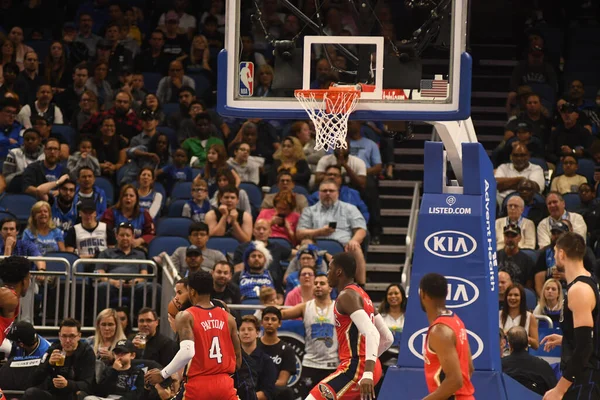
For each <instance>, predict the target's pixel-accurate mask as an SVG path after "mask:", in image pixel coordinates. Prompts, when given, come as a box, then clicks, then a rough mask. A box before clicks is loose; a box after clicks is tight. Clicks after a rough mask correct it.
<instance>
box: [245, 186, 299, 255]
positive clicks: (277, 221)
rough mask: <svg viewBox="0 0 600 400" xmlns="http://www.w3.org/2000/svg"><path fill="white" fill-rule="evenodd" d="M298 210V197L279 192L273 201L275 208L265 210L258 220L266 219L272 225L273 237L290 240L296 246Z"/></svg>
mask: <svg viewBox="0 0 600 400" xmlns="http://www.w3.org/2000/svg"><path fill="white" fill-rule="evenodd" d="M295 209H296V197H295V196H294V193H292V192H279V193H277V194H276V195H275V198H274V199H273V208H265V209H263V210H262V211H261V212H260V214H258V217H257V218H256V220H257V221H258V220H261V219H265V220H267V221H269V223H270V225H271V236H270V237H277V238H283V239H286V240H288V241H289V242H290V243H291V244H292V245H296V227H297V226H298V221H299V220H300V214H299V213H297V212H296V211H294V210H295Z"/></svg>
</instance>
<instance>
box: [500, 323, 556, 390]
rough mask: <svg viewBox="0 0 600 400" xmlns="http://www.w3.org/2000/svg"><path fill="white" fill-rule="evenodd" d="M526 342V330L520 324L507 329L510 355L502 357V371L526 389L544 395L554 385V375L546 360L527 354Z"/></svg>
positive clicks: (527, 339)
mask: <svg viewBox="0 0 600 400" xmlns="http://www.w3.org/2000/svg"><path fill="white" fill-rule="evenodd" d="M528 343H529V338H528V334H527V330H526V329H525V328H523V327H522V326H513V327H512V328H510V329H509V330H508V346H509V348H510V355H509V356H507V357H504V358H502V372H504V373H505V374H507V375H508V376H510V377H511V378H513V379H514V380H516V381H517V382H519V383H520V384H521V385H523V386H525V387H526V388H527V389H529V390H531V391H533V392H535V393H537V394H539V395H544V394H545V393H546V392H547V391H548V390H550V389H552V388H554V386H556V383H557V381H556V376H555V375H554V370H553V369H552V367H551V366H550V364H548V362H547V361H545V360H542V359H540V358H538V357H536V356H533V355H531V354H529V352H528V351H527V349H528V347H529V344H528Z"/></svg>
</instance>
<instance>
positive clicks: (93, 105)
mask: <svg viewBox="0 0 600 400" xmlns="http://www.w3.org/2000/svg"><path fill="white" fill-rule="evenodd" d="M64 93H67V92H64ZM77 101H78V102H79V103H78V104H79V106H76V107H74V109H73V114H72V115H71V119H70V121H71V124H70V125H71V127H72V128H73V129H74V130H75V131H76V132H79V131H80V130H81V128H82V127H83V125H85V124H86V123H87V122H88V121H89V120H90V118H92V115H94V114H95V113H97V112H98V96H96V94H95V93H94V92H92V91H91V90H88V89H86V88H85V87H84V88H83V93H82V94H81V97H80V98H79V97H78V100H77Z"/></svg>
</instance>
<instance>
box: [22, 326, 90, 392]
mask: <svg viewBox="0 0 600 400" xmlns="http://www.w3.org/2000/svg"><path fill="white" fill-rule="evenodd" d="M58 339H59V342H56V343H54V344H52V346H50V348H48V351H47V352H46V354H45V357H44V358H43V362H42V363H41V364H40V365H39V367H38V368H37V369H36V370H35V372H34V373H33V384H34V385H35V386H34V387H31V388H29V389H27V390H26V391H25V394H24V395H23V397H22V399H25V400H40V399H56V400H58V399H64V398H74V397H75V396H76V394H78V395H82V396H85V395H86V394H87V393H91V391H92V388H93V384H94V380H95V379H94V371H95V365H96V361H95V359H96V356H95V355H94V351H93V350H92V348H91V347H90V346H89V345H88V344H87V343H85V341H82V340H81V324H80V323H79V321H77V320H74V319H71V318H67V319H64V320H63V321H62V322H61V323H60V328H59V330H58ZM61 352H64V353H66V354H61ZM59 360H60V363H61V364H63V365H62V366H58V365H57V364H58V363H59Z"/></svg>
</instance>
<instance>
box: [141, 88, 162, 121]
mask: <svg viewBox="0 0 600 400" xmlns="http://www.w3.org/2000/svg"><path fill="white" fill-rule="evenodd" d="M134 97H135V96H134ZM140 109H141V110H144V109H145V110H149V111H152V112H153V113H154V114H155V115H156V119H157V120H158V124H159V125H166V122H167V116H166V115H165V113H164V112H163V110H162V104H161V102H160V101H159V100H158V97H156V95H155V94H154V93H147V94H145V95H144V98H143V99H142V102H141V104H140Z"/></svg>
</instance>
